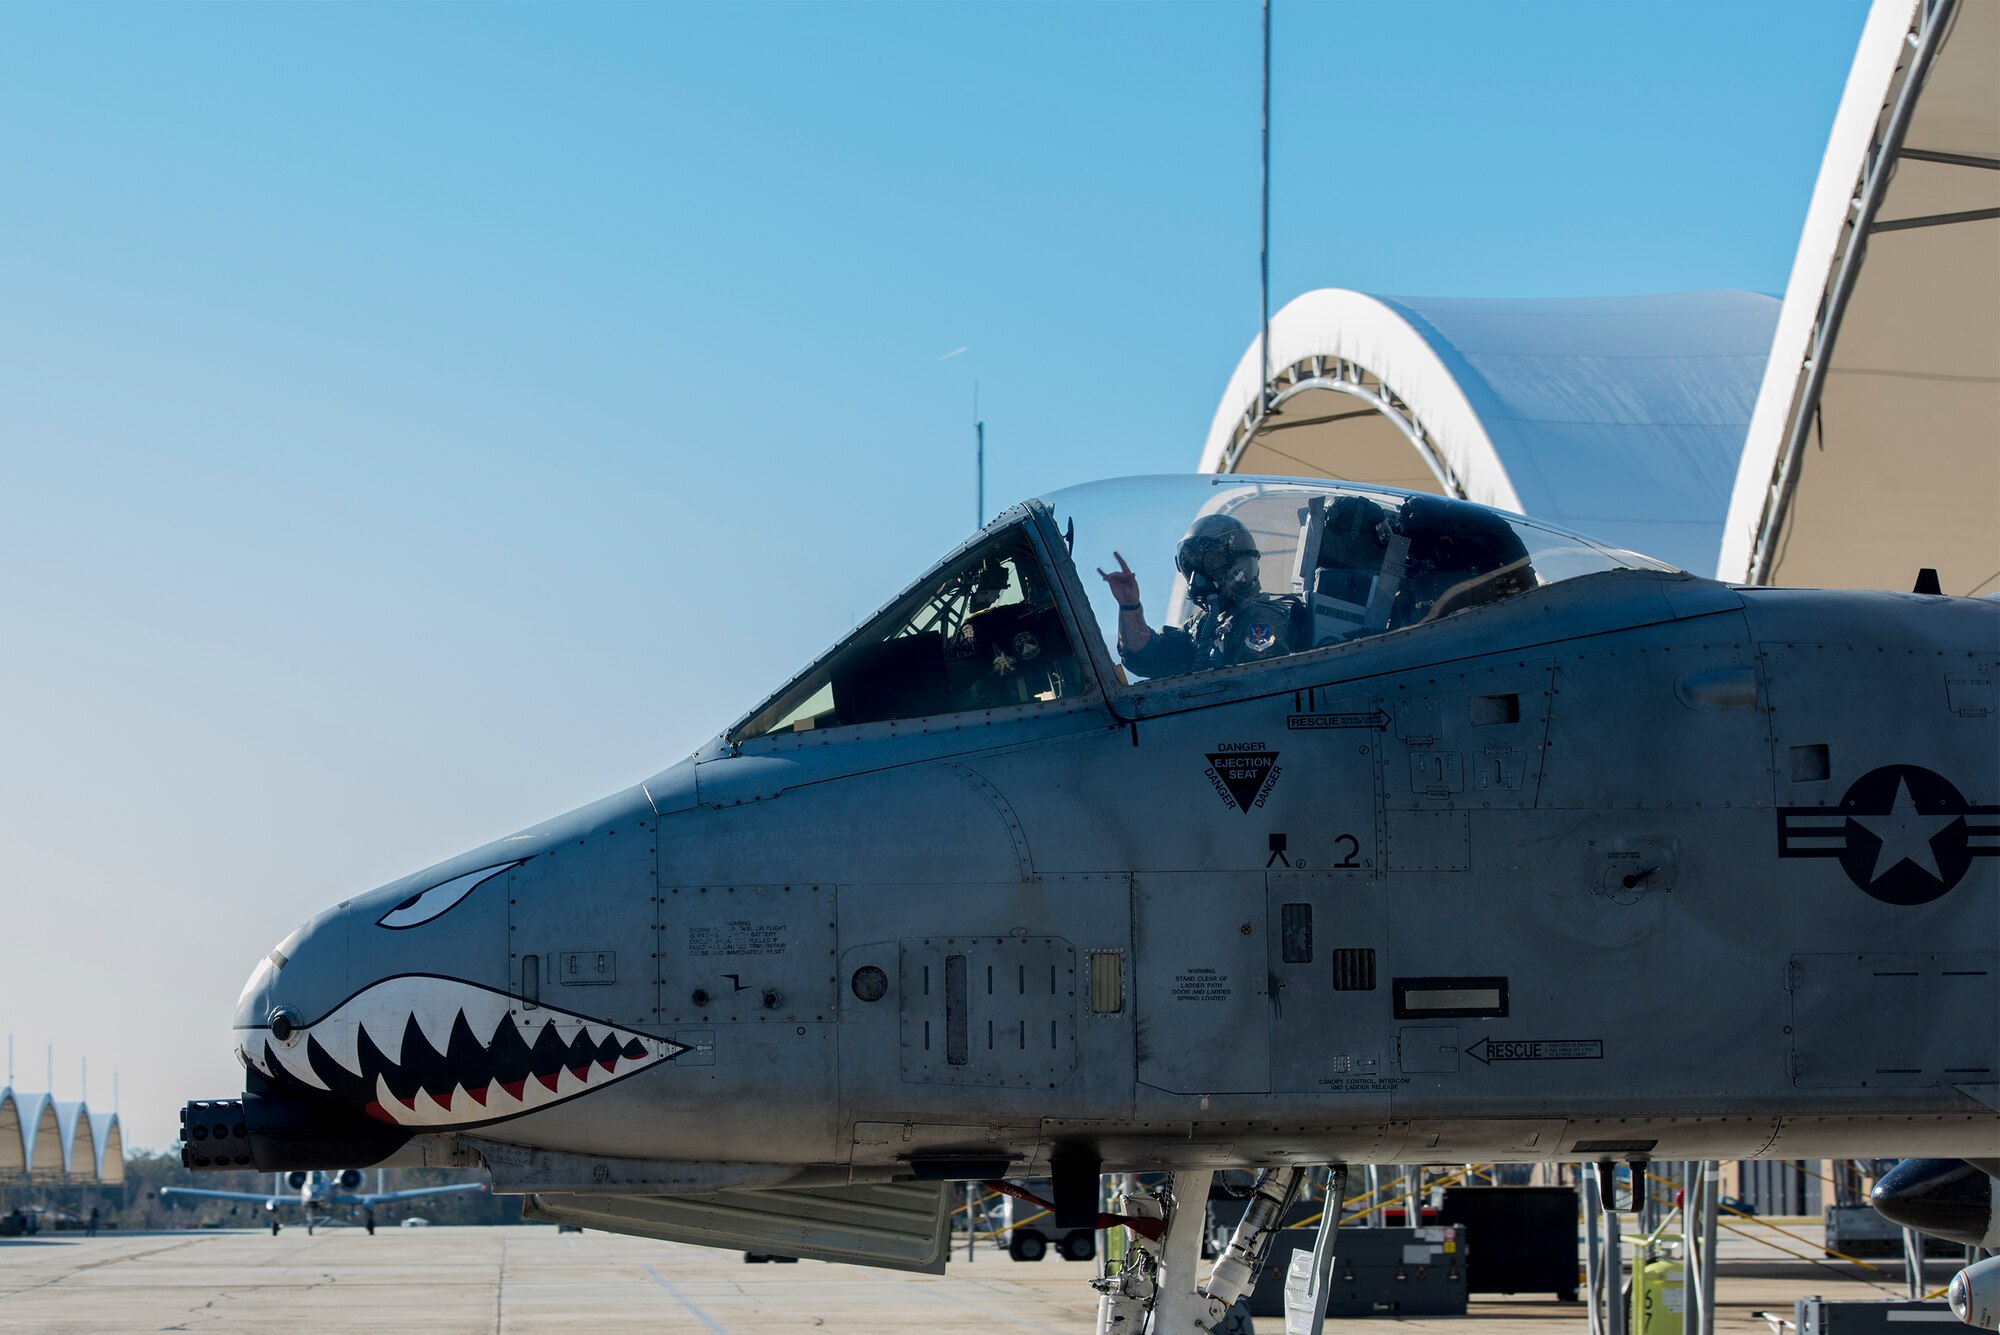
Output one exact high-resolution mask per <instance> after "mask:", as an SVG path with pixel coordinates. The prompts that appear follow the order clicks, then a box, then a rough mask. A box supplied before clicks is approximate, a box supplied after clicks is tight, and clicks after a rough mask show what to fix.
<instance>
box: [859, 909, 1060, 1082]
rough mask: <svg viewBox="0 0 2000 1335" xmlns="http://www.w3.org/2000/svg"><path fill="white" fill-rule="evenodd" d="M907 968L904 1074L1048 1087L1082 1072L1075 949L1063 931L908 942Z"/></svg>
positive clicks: (902, 993) (901, 1008)
mask: <svg viewBox="0 0 2000 1335" xmlns="http://www.w3.org/2000/svg"><path fill="white" fill-rule="evenodd" d="M900 973H901V977H900V979H899V982H898V986H897V991H898V995H899V998H900V1001H899V1005H898V1016H899V1018H900V1021H901V1025H902V1068H903V1079H905V1080H909V1081H916V1082H919V1083H923V1084H947V1085H999V1086H1011V1087H1014V1088H1021V1089H1046V1088H1053V1087H1054V1086H1055V1085H1058V1084H1060V1083H1061V1082H1062V1081H1063V1080H1064V1079H1065V1078H1066V1077H1067V1076H1068V1075H1069V1073H1070V1072H1071V1071H1073V1070H1074V1069H1076V1012H1077V995H1076V991H1077V975H1076V950H1075V948H1074V947H1073V946H1071V945H1070V943H1069V942H1068V941H1066V940H1064V939H1063V938H1062V937H1058V936H1013V935H1008V936H978V937H967V936H960V937H916V938H910V939H906V940H904V941H903V942H902V950H901V966H900Z"/></svg>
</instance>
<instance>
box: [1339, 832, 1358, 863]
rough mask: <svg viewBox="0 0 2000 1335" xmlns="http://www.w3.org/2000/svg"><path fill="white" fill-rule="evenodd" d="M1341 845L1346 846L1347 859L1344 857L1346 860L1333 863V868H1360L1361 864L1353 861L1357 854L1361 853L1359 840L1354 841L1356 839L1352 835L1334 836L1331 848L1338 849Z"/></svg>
mask: <svg viewBox="0 0 2000 1335" xmlns="http://www.w3.org/2000/svg"><path fill="white" fill-rule="evenodd" d="M1342 844H1346V845H1347V857H1346V859H1345V860H1343V861H1340V862H1336V863H1334V864H1333V865H1334V866H1335V867H1336V868H1340V867H1357V868H1358V867H1359V866H1360V865H1361V864H1360V863H1358V862H1356V861H1355V860H1354V859H1355V857H1356V856H1357V855H1358V854H1359V853H1360V852H1361V841H1360V840H1359V839H1356V838H1355V837H1354V836H1353V835H1351V834H1338V835H1335V836H1334V838H1333V846H1334V847H1335V848H1338V847H1340V846H1341V845H1342Z"/></svg>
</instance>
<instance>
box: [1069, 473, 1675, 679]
mask: <svg viewBox="0 0 2000 1335" xmlns="http://www.w3.org/2000/svg"><path fill="white" fill-rule="evenodd" d="M1045 503H1046V504H1047V505H1048V506H1049V508H1050V510H1051V511H1052V512H1053V514H1054V517H1055V522H1056V526H1057V528H1058V529H1059V530H1062V531H1065V532H1068V531H1070V527H1071V526H1072V525H1074V539H1073V545H1072V549H1071V550H1072V556H1073V558H1074V560H1075V562H1076V566H1077V572H1078V575H1079V577H1080V579H1081V581H1082V583H1083V585H1084V587H1085V588H1086V589H1087V590H1088V591H1089V594H1090V602H1091V610H1092V613H1093V614H1094V615H1095V617H1096V619H1097V624H1098V626H1099V628H1100V629H1101V630H1102V631H1103V633H1104V640H1105V643H1106V644H1108V645H1111V646H1113V649H1114V652H1115V653H1116V654H1117V655H1118V659H1119V663H1120V665H1121V667H1122V669H1123V670H1124V672H1125V674H1126V676H1127V678H1128V679H1129V680H1141V679H1159V678H1165V677H1174V676H1179V675H1182V674H1185V673H1189V672H1198V671H1203V670H1206V669H1212V668H1219V667H1230V666H1236V665H1239V664H1244V663H1255V662H1264V661H1269V660H1272V659H1276V658H1281V657H1284V656H1286V655H1288V654H1293V653H1298V652H1302V651H1304V650H1307V649H1314V648H1320V647H1323V646H1326V645H1330V644H1340V643H1345V642H1347V641H1350V640H1357V639H1362V638H1365V637H1367V636H1370V635H1378V634H1381V633H1383V632H1385V631H1391V630H1398V629H1401V628H1403V627H1407V626H1417V625H1422V624H1425V623H1427V622H1432V621H1437V620H1439V619H1441V618H1444V617H1448V616H1452V615H1454V614H1456V613H1459V612H1464V611H1469V610H1470V609H1472V608H1475V607H1481V606H1486V605H1488V604H1491V603H1495V602H1499V601H1502V600H1504V599H1508V598H1514V597H1518V596H1520V595H1522V594H1526V593H1530V592H1532V591H1534V590H1535V589H1538V588H1541V587H1543V586H1545V585H1549V584H1553V583H1556V582H1558V581H1560V580H1565V579H1573V578H1575V577H1577V576H1579V575H1588V574H1596V573H1599V572H1601V571H1607V570H1670V569H1672V567H1670V566H1665V565H1662V564H1661V563H1659V562H1657V561H1654V560H1651V559H1649V558H1647V557H1643V556H1638V555H1636V554H1634V553H1631V552H1626V551H1620V550H1618V549H1616V548H1612V547H1607V546H1604V545H1602V544H1600V543H1596V542H1593V541H1591V540H1590V539H1588V538H1583V537H1579V536H1577V535H1575V534H1571V533H1565V532H1563V531H1561V530H1559V529H1553V528H1548V527H1546V526H1544V525H1540V524H1536V523H1532V522H1530V521H1528V520H1524V519H1521V518H1519V517H1518V516H1515V515H1508V514H1503V513H1501V512H1499V511H1496V510H1489V509H1487V508H1486V507H1485V506H1481V505H1473V504H1471V503H1469V502H1466V501H1456V500H1450V499H1447V498H1444V497H1440V496H1429V495H1422V494H1412V493H1407V492H1399V491H1392V490H1389V489H1386V488H1372V487H1359V486H1354V485H1351V484H1346V483H1337V482H1328V483H1324V484H1320V483H1305V482H1297V481H1290V480H1281V479H1259V478H1245V477H1236V476H1228V477H1140V478H1125V479H1120V480H1117V481H1112V482H1097V483H1091V484H1088V485H1086V486H1081V487H1072V488H1069V489H1067V490H1064V491H1059V492H1056V493H1054V494H1052V495H1050V496H1049V497H1047V498H1046V501H1045Z"/></svg>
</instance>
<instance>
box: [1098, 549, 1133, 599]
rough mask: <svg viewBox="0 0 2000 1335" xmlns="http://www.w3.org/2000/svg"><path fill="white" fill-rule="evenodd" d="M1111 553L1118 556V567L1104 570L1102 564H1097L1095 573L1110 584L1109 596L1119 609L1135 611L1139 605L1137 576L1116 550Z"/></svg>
mask: <svg viewBox="0 0 2000 1335" xmlns="http://www.w3.org/2000/svg"><path fill="white" fill-rule="evenodd" d="M1111 554H1112V555H1113V556H1116V557H1118V568H1117V569H1116V570H1106V569H1105V568H1104V567H1103V566H1099V567H1098V568H1097V573H1098V574H1100V575H1102V576H1103V577H1104V582H1105V583H1106V584H1108V585H1110V586H1111V596H1112V597H1113V598H1114V599H1116V600H1117V602H1118V606H1119V608H1120V609H1121V610H1129V611H1137V610H1138V607H1139V577H1138V576H1137V575H1135V574H1133V573H1132V567H1131V566H1128V565H1126V564H1125V558H1124V557H1123V556H1120V555H1119V554H1118V553H1117V552H1113V553H1111Z"/></svg>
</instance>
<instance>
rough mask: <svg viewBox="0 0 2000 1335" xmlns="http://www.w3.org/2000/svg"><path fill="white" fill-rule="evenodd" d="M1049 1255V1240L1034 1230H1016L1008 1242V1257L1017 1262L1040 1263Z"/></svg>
mask: <svg viewBox="0 0 2000 1335" xmlns="http://www.w3.org/2000/svg"><path fill="white" fill-rule="evenodd" d="M1048 1254H1049V1240H1048V1239H1047V1238H1045V1237H1043V1236H1042V1235H1041V1234H1039V1233H1037V1232H1035V1231H1034V1230H1032V1229H1019V1228H1017V1229H1015V1230H1014V1236H1013V1237H1011V1238H1009V1239H1008V1240H1007V1255H1009V1256H1011V1257H1013V1258H1014V1259H1015V1260H1016V1261H1039V1260H1041V1259H1042V1258H1043V1257H1044V1256H1047V1255H1048Z"/></svg>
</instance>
